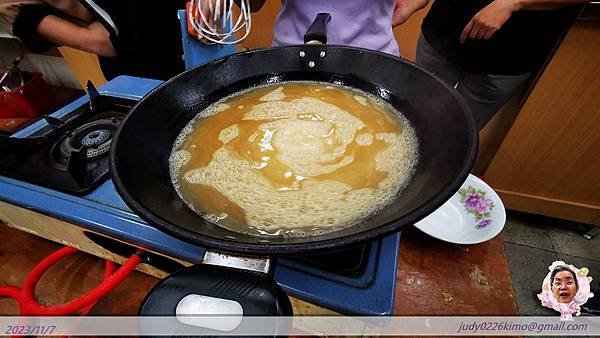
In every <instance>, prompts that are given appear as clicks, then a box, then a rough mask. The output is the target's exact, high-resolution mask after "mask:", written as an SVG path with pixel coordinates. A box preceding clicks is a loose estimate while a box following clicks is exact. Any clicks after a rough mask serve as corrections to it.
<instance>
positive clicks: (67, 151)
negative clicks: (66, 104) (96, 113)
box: [52, 117, 122, 165]
mask: <svg viewBox="0 0 600 338" xmlns="http://www.w3.org/2000/svg"><path fill="white" fill-rule="evenodd" d="M121 120H122V119H121V118H118V117H113V118H107V119H100V120H96V121H92V122H88V123H86V124H84V125H81V126H80V127H78V128H76V129H75V130H73V131H70V132H68V133H65V135H64V136H63V137H61V138H60V139H59V140H58V141H57V142H56V143H55V144H54V146H53V149H52V159H53V160H54V161H55V162H57V163H58V164H61V165H66V164H67V163H68V162H69V159H70V158H71V154H73V153H74V152H76V151H85V159H86V161H94V160H96V159H98V158H100V157H101V156H103V155H105V154H108V151H109V150H110V144H111V142H112V137H113V136H114V134H115V132H116V130H117V127H118V126H119V123H120V122H121Z"/></svg>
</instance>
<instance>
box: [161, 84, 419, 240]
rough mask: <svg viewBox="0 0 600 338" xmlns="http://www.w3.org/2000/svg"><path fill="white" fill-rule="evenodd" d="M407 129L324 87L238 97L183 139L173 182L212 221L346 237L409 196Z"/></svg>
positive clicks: (367, 101) (210, 112) (413, 149)
mask: <svg viewBox="0 0 600 338" xmlns="http://www.w3.org/2000/svg"><path fill="white" fill-rule="evenodd" d="M417 149H418V146H417V139H416V137H415V132H414V130H413V128H412V127H411V126H410V124H409V122H408V120H407V119H406V118H405V117H403V116H402V114H401V113H400V112H398V111H396V110H394V108H393V107H391V106H390V105H389V104H387V103H385V102H384V101H383V100H381V99H380V98H376V97H374V96H371V95H370V94H367V93H364V92H361V91H357V90H355V89H351V88H346V87H341V86H334V85H331V84H328V83H319V82H288V83H283V84H277V85H270V86H263V87H257V88H253V89H250V90H246V91H243V92H239V93H235V94H234V95H230V96H229V97H226V98H224V99H222V100H220V101H219V102H216V103H214V104H212V105H211V106H209V107H208V108H206V109H205V110H203V111H202V112H200V113H199V114H198V116H197V117H195V118H194V119H192V120H191V121H190V122H189V124H188V125H187V126H186V127H185V128H184V129H183V130H182V131H181V133H180V135H179V136H178V138H177V140H176V141H175V144H174V145H173V150H172V153H171V156H170V158H169V167H170V173H171V179H172V182H173V184H174V186H175V188H176V190H177V192H178V194H179V195H180V197H181V198H182V199H183V201H185V202H186V203H187V205H188V206H189V207H190V208H191V209H192V210H194V211H195V212H197V213H198V214H200V215H202V217H204V218H206V219H207V220H209V221H211V222H214V223H216V224H218V225H220V226H222V227H225V228H227V229H230V230H233V231H237V232H243V233H247V234H252V235H280V236H306V235H314V234H317V233H324V232H329V231H335V230H339V229H342V228H345V227H348V226H351V225H353V224H356V223H357V222H360V221H363V220H365V219H366V218H368V217H369V216H371V215H373V214H374V213H376V212H378V211H379V210H381V209H382V208H383V207H385V206H386V205H387V204H389V203H390V202H391V201H392V200H393V199H395V198H396V197H397V195H398V194H399V193H401V191H402V189H403V187H405V186H406V185H407V183H408V182H409V181H410V179H411V176H412V175H413V172H414V168H415V166H416V163H417V158H418V155H417Z"/></svg>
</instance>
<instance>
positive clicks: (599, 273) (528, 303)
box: [502, 211, 600, 315]
mask: <svg viewBox="0 0 600 338" xmlns="http://www.w3.org/2000/svg"><path fill="white" fill-rule="evenodd" d="M581 228H582V225H581V224H577V223H573V222H569V221H563V220H558V219H553V218H547V217H541V216H535V215H529V214H522V213H516V212H510V211H509V212H508V218H507V222H506V226H505V228H504V231H503V232H502V234H503V237H504V249H505V251H506V256H507V258H508V264H509V267H510V271H511V275H512V282H513V288H514V290H515V296H516V298H517V306H518V307H519V313H520V314H521V315H546V314H552V313H553V310H550V309H547V308H543V307H542V306H540V301H539V300H538V299H537V297H536V294H537V293H538V292H539V290H540V289H541V285H542V280H543V279H544V277H545V276H546V274H547V273H548V266H549V265H550V264H551V263H552V262H553V261H555V260H562V261H564V262H565V263H567V264H573V265H575V266H576V267H579V268H580V267H582V266H586V267H588V268H589V269H590V275H591V276H592V277H594V281H593V282H592V289H597V291H596V297H595V298H592V299H590V301H588V303H587V304H586V305H585V306H590V307H593V308H598V303H600V236H596V237H595V238H593V239H591V240H587V239H585V238H583V237H582V236H581V235H580V233H579V232H578V231H579V230H580V229H581Z"/></svg>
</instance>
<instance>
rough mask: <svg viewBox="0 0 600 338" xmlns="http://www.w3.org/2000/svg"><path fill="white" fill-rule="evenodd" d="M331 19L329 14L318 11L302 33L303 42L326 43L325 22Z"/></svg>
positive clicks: (310, 43) (309, 43)
mask: <svg viewBox="0 0 600 338" xmlns="http://www.w3.org/2000/svg"><path fill="white" fill-rule="evenodd" d="M330 20H331V14H329V13H319V14H317V17H316V18H315V21H313V23H312V24H311V25H310V27H309V28H308V31H307V32H306V34H304V43H305V44H307V45H312V44H326V43H327V24H328V23H329V21H330Z"/></svg>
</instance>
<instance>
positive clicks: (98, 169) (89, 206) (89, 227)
mask: <svg viewBox="0 0 600 338" xmlns="http://www.w3.org/2000/svg"><path fill="white" fill-rule="evenodd" d="M160 83H161V82H160V81H156V80H150V79H143V78H134V77H128V76H121V77H118V78H116V79H114V80H112V81H110V82H108V83H107V84H106V85H104V86H102V87H100V90H99V92H98V91H96V90H95V89H94V88H93V87H90V88H88V94H89V96H86V97H82V98H80V99H78V100H76V101H74V102H72V103H70V104H68V105H67V106H65V107H63V108H62V109H60V110H58V111H56V112H54V113H53V114H51V115H49V116H47V117H45V118H41V119H40V120H39V121H36V122H35V123H32V124H30V125H29V126H27V127H26V128H24V129H22V130H20V131H18V132H16V133H14V134H13V135H11V136H10V137H7V136H1V135H0V175H1V176H0V200H1V201H2V202H0V219H2V220H3V221H4V222H5V223H7V224H9V225H11V226H13V227H16V228H20V229H22V230H24V231H28V232H32V233H34V234H37V235H41V236H43V237H46V238H49V239H52V240H55V241H58V242H62V243H64V244H68V245H75V246H78V247H79V248H80V249H83V250H84V251H88V252H91V251H90V250H86V249H85V248H86V245H88V244H89V242H90V241H91V242H93V243H94V244H95V245H98V246H99V247H101V248H102V249H100V250H99V251H96V252H91V253H93V254H96V255H102V252H106V251H103V250H107V252H110V253H114V254H116V255H120V256H126V255H128V253H130V252H132V251H133V250H134V247H139V248H144V249H145V250H148V251H150V252H154V253H157V254H158V255H156V259H155V260H154V263H155V267H157V268H159V269H161V270H162V271H166V272H172V271H173V270H174V269H176V268H177V267H181V265H179V264H177V263H173V262H174V261H173V260H170V259H166V258H165V257H169V258H174V259H176V260H179V261H183V262H187V263H199V262H200V261H201V260H202V257H203V255H204V252H205V250H204V249H203V248H201V247H198V246H195V245H192V244H189V243H186V242H183V241H181V240H178V239H176V238H174V237H171V236H169V235H167V234H165V233H163V232H160V231H158V230H156V229H155V228H153V227H152V226H151V225H149V224H147V223H145V222H144V221H143V220H141V219H140V218H139V217H138V216H137V215H135V214H134V213H132V212H131V210H130V209H129V208H128V207H127V206H126V205H125V203H124V202H123V201H122V200H121V198H120V197H119V195H118V194H117V192H116V191H115V188H114V186H113V183H112V181H111V180H110V175H109V172H108V161H109V159H108V153H109V152H108V150H109V148H110V141H111V138H112V136H113V135H114V132H115V130H116V129H117V127H118V125H119V122H120V121H121V119H122V118H123V116H124V115H125V114H126V113H127V111H128V109H129V108H130V107H132V106H133V105H134V104H135V103H136V101H138V100H139V99H140V98H141V97H142V96H144V95H145V94H146V93H148V92H149V91H150V90H152V89H153V88H155V87H156V86H158V85H159V84H160ZM165 113H168V112H165ZM63 223H64V224H70V225H71V228H70V229H67V230H65V229H62V228H61V230H57V229H58V228H59V227H60V226H59V225H58V224H63ZM78 238H79V239H78ZM81 238H84V240H83V241H87V242H88V244H86V245H84V244H82V243H80V241H81ZM399 238H400V235H399V233H397V234H394V235H391V236H389V237H386V238H384V239H382V240H379V241H374V242H372V243H368V244H366V245H363V246H360V247H356V248H352V249H348V250H344V251H340V252H337V253H331V254H323V255H315V256H303V257H291V258H290V257H286V258H282V257H280V258H279V259H278V261H277V266H276V269H275V280H276V281H277V282H278V283H279V284H280V285H281V286H282V287H283V289H284V290H285V291H286V292H287V293H288V294H289V295H291V296H293V297H296V298H298V299H302V300H305V301H308V302H310V303H313V304H317V305H321V306H323V307H326V308H330V309H333V310H335V311H337V312H340V313H344V314H355V315H389V314H391V312H392V308H393V302H394V288H395V281H396V269H397V257H398V249H399ZM92 251H93V250H92ZM98 252H100V254H99V253H98ZM171 263H173V264H171Z"/></svg>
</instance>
